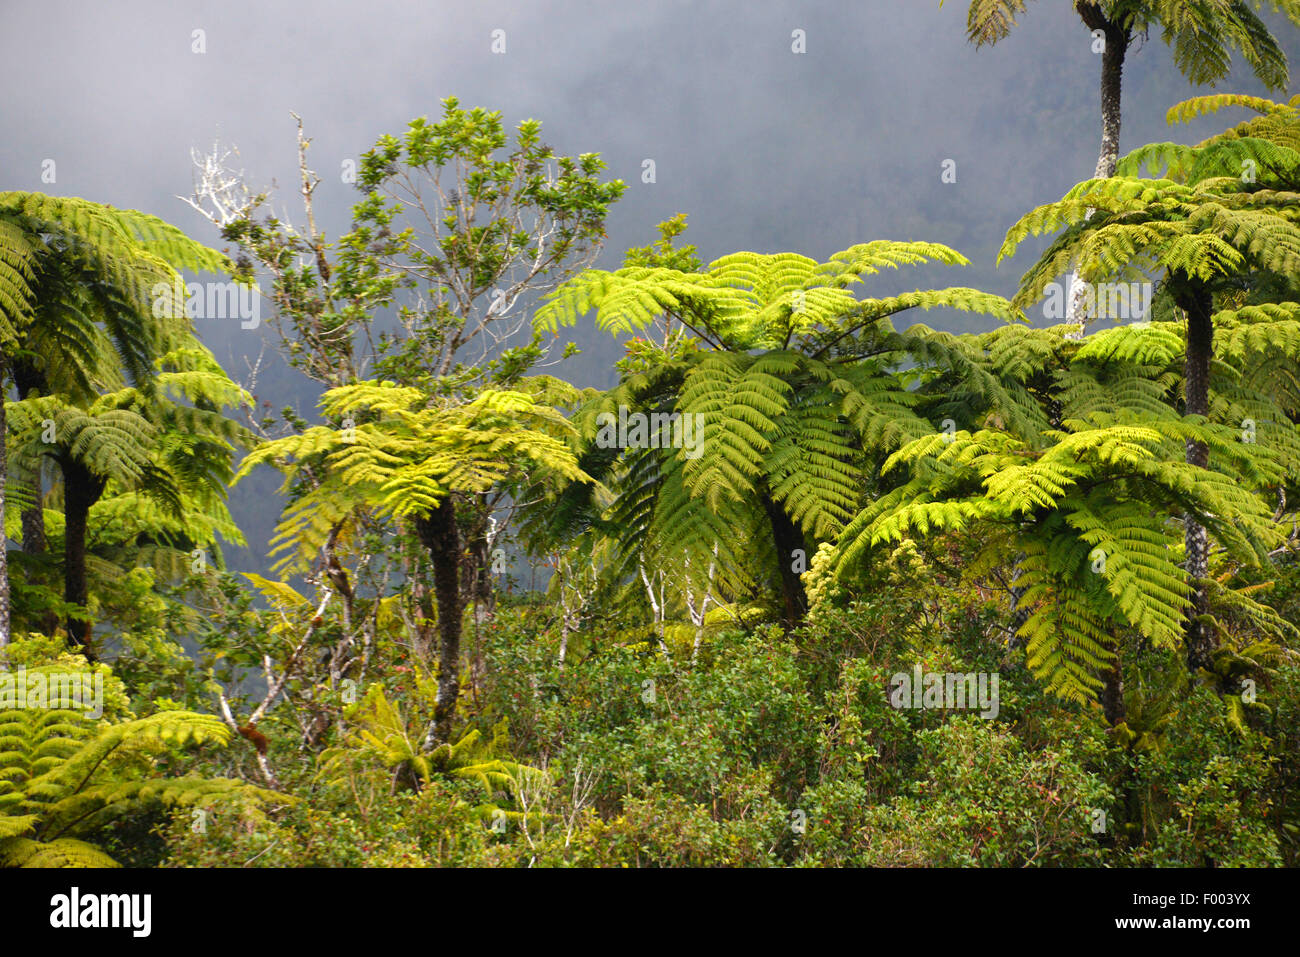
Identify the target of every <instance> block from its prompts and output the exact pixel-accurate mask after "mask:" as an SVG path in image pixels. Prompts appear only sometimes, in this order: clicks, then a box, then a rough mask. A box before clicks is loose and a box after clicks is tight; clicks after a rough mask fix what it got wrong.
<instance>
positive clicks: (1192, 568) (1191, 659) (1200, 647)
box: [1176, 284, 1216, 674]
mask: <svg viewBox="0 0 1300 957" xmlns="http://www.w3.org/2000/svg"><path fill="white" fill-rule="evenodd" d="M1176 301H1177V303H1178V305H1179V306H1181V307H1182V309H1183V311H1184V312H1185V313H1186V314H1187V358H1186V365H1185V367H1184V383H1185V385H1184V388H1185V390H1186V399H1187V401H1186V412H1187V414H1188V415H1206V414H1208V413H1209V411H1210V357H1211V356H1212V354H1213V349H1214V323H1213V321H1212V320H1211V315H1212V312H1213V308H1214V300H1213V297H1212V296H1211V294H1210V292H1209V290H1207V289H1206V288H1205V287H1204V286H1203V285H1199V284H1197V285H1194V286H1189V287H1185V288H1183V289H1181V290H1179V291H1178V293H1177V295H1176ZM1187 464H1188V465H1195V466H1197V467H1198V468H1208V467H1209V464H1210V450H1209V449H1208V448H1206V446H1205V444H1204V443H1203V442H1190V441H1189V442H1188V443H1187ZM1184 524H1185V535H1184V545H1185V548H1186V552H1187V574H1188V577H1189V578H1191V580H1192V588H1193V591H1192V605H1191V608H1190V609H1188V612H1187V628H1186V636H1187V667H1188V669H1189V670H1190V671H1191V672H1192V673H1193V674H1194V673H1195V672H1196V669H1198V668H1208V667H1210V664H1211V656H1212V655H1213V654H1214V651H1215V645H1216V639H1215V633H1214V629H1213V628H1210V627H1208V626H1207V625H1205V624H1204V623H1202V622H1201V620H1200V618H1201V616H1202V615H1204V614H1205V613H1206V605H1207V601H1206V592H1205V586H1204V584H1203V582H1204V580H1205V579H1206V578H1207V577H1209V573H1210V547H1209V536H1208V535H1207V534H1206V531H1205V527H1204V526H1202V525H1201V524H1200V523H1199V522H1197V521H1196V520H1195V518H1194V517H1193V516H1191V515H1188V516H1187V517H1186V521H1185V523H1184Z"/></svg>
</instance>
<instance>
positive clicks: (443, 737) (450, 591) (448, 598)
mask: <svg viewBox="0 0 1300 957" xmlns="http://www.w3.org/2000/svg"><path fill="white" fill-rule="evenodd" d="M415 533H416V535H417V536H419V539H420V543H421V544H422V545H423V546H424V547H425V549H426V550H427V551H428V552H429V559H430V561H431V562H432V563H433V590H434V597H435V599H436V600H437V602H438V638H439V643H438V700H437V704H436V706H435V708H434V713H433V721H432V723H430V725H429V730H428V732H427V733H426V734H425V738H424V746H425V749H426V750H429V751H431V750H433V749H434V748H435V747H437V746H438V745H439V744H443V743H449V742H450V741H451V729H452V722H453V721H454V720H455V717H456V698H457V696H458V695H459V694H460V633H461V603H460V561H461V558H460V534H459V532H458V531H457V529H456V506H455V503H454V502H453V501H452V500H451V498H450V497H448V498H445V499H443V500H442V504H441V505H439V506H438V507H437V508H436V509H434V510H433V511H432V512H430V513H428V514H427V515H423V516H420V517H419V518H417V519H416V520H415Z"/></svg>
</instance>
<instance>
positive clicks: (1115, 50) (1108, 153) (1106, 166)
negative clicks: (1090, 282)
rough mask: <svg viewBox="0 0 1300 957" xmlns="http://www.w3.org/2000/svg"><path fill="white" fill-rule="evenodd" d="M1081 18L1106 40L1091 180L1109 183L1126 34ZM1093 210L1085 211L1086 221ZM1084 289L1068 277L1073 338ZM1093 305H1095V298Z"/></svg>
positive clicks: (1082, 314)
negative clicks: (1098, 142) (1097, 144)
mask: <svg viewBox="0 0 1300 957" xmlns="http://www.w3.org/2000/svg"><path fill="white" fill-rule="evenodd" d="M1079 13H1080V16H1082V17H1083V21H1084V23H1085V24H1087V25H1088V27H1089V28H1090V29H1094V30H1101V32H1102V34H1103V35H1104V37H1105V43H1106V46H1105V49H1103V50H1102V54H1101V151H1100V153H1099V154H1098V156H1097V167H1096V169H1095V170H1094V172H1093V178H1094V179H1109V178H1110V177H1111V176H1114V175H1115V166H1116V164H1117V163H1118V162H1119V131H1120V120H1121V117H1122V115H1123V111H1122V109H1121V93H1122V91H1123V85H1124V57H1125V56H1126V55H1127V54H1128V44H1129V33H1128V31H1127V30H1125V29H1123V28H1121V27H1117V26H1115V25H1114V24H1113V23H1110V22H1109V21H1106V20H1103V19H1101V15H1100V13H1099V12H1098V11H1097V9H1096V8H1095V7H1088V8H1087V12H1085V11H1084V10H1083V9H1079ZM1091 217H1092V210H1088V218H1091ZM1087 298H1088V297H1087V286H1086V284H1085V283H1084V282H1083V280H1082V279H1080V278H1079V275H1078V273H1073V274H1071V276H1070V305H1069V313H1068V314H1067V316H1066V321H1067V322H1068V323H1071V324H1076V325H1078V327H1079V328H1078V331H1077V332H1075V333H1072V334H1071V335H1072V337H1073V338H1079V339H1081V338H1083V335H1084V332H1085V331H1086V330H1087V326H1088V320H1089V319H1090V318H1092V317H1090V316H1088V315H1087V308H1086V303H1087ZM1093 298H1094V302H1095V301H1096V297H1093Z"/></svg>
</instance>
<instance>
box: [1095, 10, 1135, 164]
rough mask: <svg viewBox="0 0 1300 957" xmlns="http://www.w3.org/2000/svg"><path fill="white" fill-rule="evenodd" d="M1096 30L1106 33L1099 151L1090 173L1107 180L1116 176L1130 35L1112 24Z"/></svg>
mask: <svg viewBox="0 0 1300 957" xmlns="http://www.w3.org/2000/svg"><path fill="white" fill-rule="evenodd" d="M1097 29H1100V30H1101V31H1102V32H1103V33H1104V34H1105V36H1106V49H1105V50H1104V51H1102V54H1101V151H1100V153H1099V154H1098V156H1097V169H1096V172H1095V173H1094V174H1093V176H1094V178H1096V179H1108V178H1110V177H1111V176H1114V175H1115V164H1116V163H1118V162H1119V128H1120V118H1121V109H1120V94H1121V90H1122V88H1123V83H1124V57H1125V55H1126V54H1127V53H1128V43H1129V36H1128V31H1127V30H1124V29H1121V28H1120V27H1117V26H1115V25H1114V24H1112V23H1108V24H1107V25H1106V26H1104V27H1098V28H1097Z"/></svg>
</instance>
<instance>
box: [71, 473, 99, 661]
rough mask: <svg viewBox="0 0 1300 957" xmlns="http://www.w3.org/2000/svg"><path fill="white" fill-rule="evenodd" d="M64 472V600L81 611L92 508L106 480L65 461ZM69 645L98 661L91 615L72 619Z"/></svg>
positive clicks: (85, 602)
mask: <svg viewBox="0 0 1300 957" xmlns="http://www.w3.org/2000/svg"><path fill="white" fill-rule="evenodd" d="M60 464H61V465H62V468H63V514H64V533H63V598H64V600H65V601H67V602H70V603H71V604H73V605H77V606H79V607H81V608H86V607H87V605H88V604H89V601H90V591H89V586H88V585H87V581H86V531H87V518H88V517H89V515H90V507H91V506H92V505H94V504H95V503H96V502H97V501H99V497H100V496H101V495H103V494H104V480H103V479H101V478H99V476H97V475H95V474H94V473H92V472H91V471H90V470H89V469H87V468H86V467H85V466H84V465H82V464H81V463H80V462H76V461H68V460H65V461H63V462H61V463H60ZM68 644H70V645H78V644H79V645H81V646H82V647H83V648H84V649H85V650H84V652H83V653H84V654H85V655H86V657H87V658H89V659H90V660H92V661H94V660H95V651H94V648H93V646H92V645H91V623H90V618H89V612H88V611H87V612H86V616H85V617H84V618H79V617H76V616H74V615H69V616H68Z"/></svg>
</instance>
